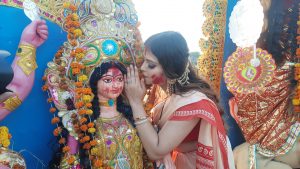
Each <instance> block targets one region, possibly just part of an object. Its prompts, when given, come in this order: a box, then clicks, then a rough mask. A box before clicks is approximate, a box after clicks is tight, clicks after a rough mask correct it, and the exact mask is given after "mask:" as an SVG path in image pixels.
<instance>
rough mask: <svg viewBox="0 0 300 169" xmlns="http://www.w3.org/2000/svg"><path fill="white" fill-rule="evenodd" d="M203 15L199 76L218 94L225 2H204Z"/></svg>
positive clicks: (224, 25) (210, 0)
mask: <svg viewBox="0 0 300 169" xmlns="http://www.w3.org/2000/svg"><path fill="white" fill-rule="evenodd" d="M202 8H203V15H204V16H205V17H206V20H205V21H204V23H203V26H202V31H203V34H204V36H205V37H206V38H201V39H200V41H199V46H200V48H201V52H202V55H201V56H200V57H199V59H198V67H199V74H200V75H201V76H203V77H204V78H205V79H206V80H207V81H208V82H209V83H210V84H211V85H212V87H213V88H214V89H215V91H216V92H217V93H218V94H219V91H220V82H221V76H222V63H223V54H224V39H225V30H226V10H227V0H205V2H204V4H203V7H202Z"/></svg>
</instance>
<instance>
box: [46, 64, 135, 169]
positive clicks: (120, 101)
mask: <svg viewBox="0 0 300 169" xmlns="http://www.w3.org/2000/svg"><path fill="white" fill-rule="evenodd" d="M110 68H117V69H119V70H120V71H121V72H122V74H123V75H125V74H126V73H127V70H126V67H125V66H124V65H123V64H121V63H120V62H118V61H114V60H110V61H106V62H103V63H102V64H101V65H100V66H98V67H96V68H95V69H94V71H93V73H92V75H91V77H90V81H89V83H90V88H91V89H92V92H93V94H94V98H93V100H92V110H93V115H92V116H90V118H89V117H86V118H87V119H89V121H88V122H87V123H89V122H93V121H94V120H96V119H97V118H98V117H99V116H100V114H101V111H100V107H99V99H98V96H97V93H98V92H97V91H98V89H97V83H98V81H99V80H100V79H101V78H102V76H103V75H104V74H105V73H107V71H108V69H110ZM66 105H67V107H68V108H67V109H68V110H74V109H75V106H74V103H73V101H72V100H71V99H67V100H66ZM117 110H118V111H119V112H120V113H122V114H123V116H124V117H125V118H126V119H127V120H128V121H129V122H130V123H131V124H132V125H133V126H134V124H133V115H132V110H131V107H130V106H129V104H126V103H125V102H124V98H123V96H122V95H120V96H119V97H118V98H117ZM59 126H61V127H62V129H63V131H62V136H63V137H64V138H65V139H66V140H67V139H68V134H69V132H68V130H67V129H66V128H65V127H64V126H63V125H62V123H61V122H60V123H59ZM58 139H59V138H58ZM79 146H80V149H79V158H80V165H81V166H82V167H83V168H85V169H91V166H90V164H91V163H90V160H89V157H88V154H87V153H86V150H84V149H83V144H80V143H79ZM62 148H63V146H60V147H56V149H58V150H57V151H56V153H54V155H53V157H52V160H51V161H50V162H49V167H50V168H53V169H56V168H57V169H58V168H59V164H60V161H61V157H62V155H63V153H62Z"/></svg>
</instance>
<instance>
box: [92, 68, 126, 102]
mask: <svg viewBox="0 0 300 169" xmlns="http://www.w3.org/2000/svg"><path fill="white" fill-rule="evenodd" d="M97 88H98V98H99V99H100V100H108V99H116V98H117V97H118V96H120V94H121V93H122V91H123V88H124V76H123V74H122V72H121V71H120V70H119V69H118V68H115V67H113V68H110V69H108V71H107V73H105V74H104V75H103V76H102V78H101V79H100V80H98V83H97Z"/></svg>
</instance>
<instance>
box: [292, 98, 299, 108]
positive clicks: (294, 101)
mask: <svg viewBox="0 0 300 169" xmlns="http://www.w3.org/2000/svg"><path fill="white" fill-rule="evenodd" d="M292 102H293V105H294V106H299V105H300V100H299V99H293V100H292Z"/></svg>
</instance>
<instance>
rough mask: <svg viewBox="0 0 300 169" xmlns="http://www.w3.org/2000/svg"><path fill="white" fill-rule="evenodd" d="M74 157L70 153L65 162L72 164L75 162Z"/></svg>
mask: <svg viewBox="0 0 300 169" xmlns="http://www.w3.org/2000/svg"><path fill="white" fill-rule="evenodd" d="M75 160H76V158H75V157H74V155H71V156H70V157H69V158H68V159H67V162H68V164H69V165H72V164H73V163H74V162H75Z"/></svg>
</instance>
